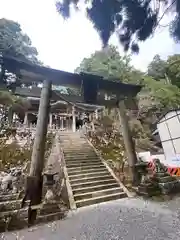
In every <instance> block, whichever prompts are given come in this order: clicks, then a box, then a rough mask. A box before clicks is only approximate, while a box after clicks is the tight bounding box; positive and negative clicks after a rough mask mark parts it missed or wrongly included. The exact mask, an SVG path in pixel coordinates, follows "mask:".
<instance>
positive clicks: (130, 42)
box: [56, 0, 180, 52]
mask: <svg viewBox="0 0 180 240" xmlns="http://www.w3.org/2000/svg"><path fill="white" fill-rule="evenodd" d="M80 3H81V4H82V3H83V4H84V5H85V6H86V14H87V17H88V18H89V19H90V21H91V22H92V23H93V25H94V27H95V29H96V30H97V32H98V33H99V36H100V38H101V40H102V43H103V45H104V46H106V45H107V44H108V42H109V39H110V37H111V36H112V34H113V33H116V34H117V36H118V39H119V42H120V43H121V44H122V45H123V47H124V50H125V51H127V50H128V49H131V50H132V51H133V52H138V51H139V46H138V43H139V42H141V41H145V40H146V39H148V38H149V37H150V36H152V35H153V34H154V33H155V31H156V29H157V28H158V27H161V26H162V20H163V18H164V17H167V18H168V19H169V22H168V24H166V27H167V28H169V31H170V35H171V36H172V37H173V38H174V39H175V41H177V42H179V41H180V1H178V0H143V1H142V0H83V1H80V0H58V1H57V2H56V7H57V11H58V12H59V13H60V14H61V15H62V16H63V17H64V18H69V17H70V16H71V7H74V8H75V9H79V10H81V7H80ZM163 27H164V26H163Z"/></svg>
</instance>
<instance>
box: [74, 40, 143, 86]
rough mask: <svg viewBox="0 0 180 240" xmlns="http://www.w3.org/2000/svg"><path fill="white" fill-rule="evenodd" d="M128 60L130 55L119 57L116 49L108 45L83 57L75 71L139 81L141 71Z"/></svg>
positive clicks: (126, 80)
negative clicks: (87, 56)
mask: <svg viewBox="0 0 180 240" xmlns="http://www.w3.org/2000/svg"><path fill="white" fill-rule="evenodd" d="M130 62H131V59H130V56H124V57H121V56H120V54H119V52H118V49H117V48H116V47H114V46H112V45H110V46H108V47H106V48H105V49H103V50H100V51H96V52H95V53H94V54H92V55H91V56H90V57H89V58H85V59H83V61H82V62H81V64H80V66H79V67H78V68H77V69H76V70H75V71H76V72H81V71H82V72H86V73H93V74H97V75H100V76H103V77H105V78H115V79H119V80H120V81H122V82H134V83H135V82H136V83H139V82H140V81H141V78H142V73H141V72H140V71H137V70H136V69H134V68H133V67H132V66H131V64H130ZM132 76H133V77H132Z"/></svg>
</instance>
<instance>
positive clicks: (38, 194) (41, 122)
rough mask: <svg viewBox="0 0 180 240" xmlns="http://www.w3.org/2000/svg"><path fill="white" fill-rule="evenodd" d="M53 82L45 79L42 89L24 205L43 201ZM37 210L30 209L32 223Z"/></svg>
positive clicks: (29, 214)
mask: <svg viewBox="0 0 180 240" xmlns="http://www.w3.org/2000/svg"><path fill="white" fill-rule="evenodd" d="M50 96H51V82H50V81H49V80H45V81H44V83H43V88H42V90H41V99H40V104H39V112H38V120H37V127H36V134H35V138H34V145H33V151H32V156H31V166H30V172H29V176H28V177H27V182H26V192H25V196H24V198H23V201H22V207H23V206H24V204H25V201H26V200H28V199H29V200H30V206H32V205H38V204H40V203H41V198H42V184H43V176H42V171H43V167H44V153H45V143H46V135H47V128H48V120H49V119H48V118H49V109H50ZM36 214H37V210H35V209H34V210H33V209H31V208H30V209H29V212H28V222H29V224H30V225H31V224H32V223H33V222H34V221H35V219H36Z"/></svg>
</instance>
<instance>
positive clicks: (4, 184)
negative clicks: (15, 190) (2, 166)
mask: <svg viewBox="0 0 180 240" xmlns="http://www.w3.org/2000/svg"><path fill="white" fill-rule="evenodd" d="M13 178H14V177H13V176H12V175H11V174H8V175H7V176H5V177H3V179H2V181H1V189H2V190H3V191H5V190H8V189H10V188H11V185H12V181H13Z"/></svg>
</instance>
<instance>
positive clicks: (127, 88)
mask: <svg viewBox="0 0 180 240" xmlns="http://www.w3.org/2000/svg"><path fill="white" fill-rule="evenodd" d="M1 60H2V62H3V66H4V67H5V69H7V70H8V71H9V72H12V73H15V74H17V75H18V76H19V77H20V78H21V80H22V81H23V82H29V81H30V82H35V81H38V82H42V83H43V88H42V91H41V99H40V105H39V112H38V121H37V130H36V137H35V141H34V146H33V152H32V158H31V168H30V173H29V177H28V181H27V182H28V184H27V192H28V191H31V190H32V189H33V194H32V192H31V193H30V195H31V197H30V198H31V203H32V205H36V204H39V203H40V201H41V190H42V171H43V166H44V151H45V141H46V137H45V136H46V134H47V127H48V116H49V107H50V98H51V93H52V87H51V86H52V84H53V85H61V86H66V87H67V86H71V87H77V88H81V90H82V93H83V97H84V102H85V103H89V104H98V105H105V106H115V107H117V108H118V110H119V115H120V118H121V124H122V131H123V138H124V144H125V148H126V151H127V156H128V163H129V167H130V172H131V174H132V179H133V183H135V182H136V181H137V172H136V168H135V164H136V162H137V157H136V152H135V148H134V144H133V142H132V138H131V135H130V133H129V126H128V121H127V117H126V112H125V105H127V104H129V101H130V102H131V103H130V105H131V106H132V102H133V101H131V100H133V98H134V97H135V96H136V95H137V93H138V92H139V91H140V90H141V86H139V85H132V84H125V83H121V82H120V81H119V80H112V79H111V80H110V79H105V78H103V77H100V76H97V75H92V74H87V73H80V74H77V73H69V72H64V71H60V70H56V69H51V68H47V67H44V66H39V65H34V64H30V63H27V62H24V61H21V60H19V59H16V58H12V57H8V56H6V57H3V58H1ZM99 91H104V92H106V93H107V94H109V95H113V96H115V98H114V99H113V100H112V99H111V100H105V99H102V98H101V99H99V98H98V92H99ZM64 97H65V96H64Z"/></svg>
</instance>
